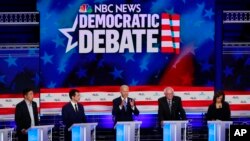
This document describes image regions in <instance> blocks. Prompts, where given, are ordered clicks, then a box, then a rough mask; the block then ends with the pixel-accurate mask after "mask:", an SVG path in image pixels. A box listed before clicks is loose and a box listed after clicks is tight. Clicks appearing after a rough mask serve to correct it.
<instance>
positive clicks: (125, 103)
mask: <svg viewBox="0 0 250 141" xmlns="http://www.w3.org/2000/svg"><path fill="white" fill-rule="evenodd" d="M123 103H124V105H123V106H124V109H125V111H127V102H126V99H124V102H123Z"/></svg>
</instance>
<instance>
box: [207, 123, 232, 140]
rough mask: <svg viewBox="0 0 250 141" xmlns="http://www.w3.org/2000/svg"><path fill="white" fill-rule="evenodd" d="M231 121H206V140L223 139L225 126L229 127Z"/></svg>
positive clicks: (224, 138)
mask: <svg viewBox="0 0 250 141" xmlns="http://www.w3.org/2000/svg"><path fill="white" fill-rule="evenodd" d="M232 123H233V122H232V121H207V126H208V141H225V140H226V128H228V129H229V133H230V124H232Z"/></svg>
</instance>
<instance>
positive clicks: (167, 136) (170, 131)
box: [162, 120, 188, 141]
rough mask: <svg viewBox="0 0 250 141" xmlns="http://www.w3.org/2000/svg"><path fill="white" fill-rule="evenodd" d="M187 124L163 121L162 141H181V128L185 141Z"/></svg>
mask: <svg viewBox="0 0 250 141" xmlns="http://www.w3.org/2000/svg"><path fill="white" fill-rule="evenodd" d="M187 124H188V121H187V120H171V121H163V125H162V127H163V141H181V140H182V139H181V137H182V132H181V129H182V128H184V133H183V141H186V129H187Z"/></svg>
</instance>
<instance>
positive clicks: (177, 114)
mask: <svg viewBox="0 0 250 141" xmlns="http://www.w3.org/2000/svg"><path fill="white" fill-rule="evenodd" d="M164 95H165V96H164V97H161V98H159V99H158V118H159V123H161V124H162V122H163V121H164V120H185V119H186V112H185V110H184V109H183V107H182V102H181V98H180V97H178V96H174V89H173V88H171V87H167V88H165V89H164Z"/></svg>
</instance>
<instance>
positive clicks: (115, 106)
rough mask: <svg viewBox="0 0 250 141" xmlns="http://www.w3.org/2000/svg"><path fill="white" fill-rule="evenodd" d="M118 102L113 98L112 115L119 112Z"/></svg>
mask: <svg viewBox="0 0 250 141" xmlns="http://www.w3.org/2000/svg"><path fill="white" fill-rule="evenodd" d="M119 105H120V103H118V101H117V100H116V99H114V100H113V109H112V115H113V116H117V115H119V113H120V112H121V109H120V108H119Z"/></svg>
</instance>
